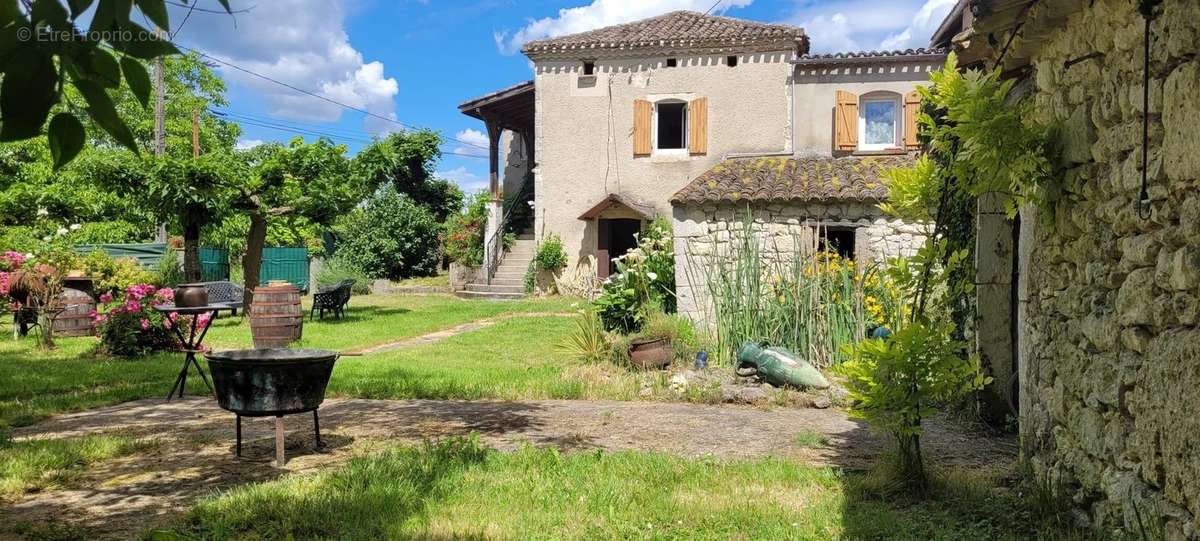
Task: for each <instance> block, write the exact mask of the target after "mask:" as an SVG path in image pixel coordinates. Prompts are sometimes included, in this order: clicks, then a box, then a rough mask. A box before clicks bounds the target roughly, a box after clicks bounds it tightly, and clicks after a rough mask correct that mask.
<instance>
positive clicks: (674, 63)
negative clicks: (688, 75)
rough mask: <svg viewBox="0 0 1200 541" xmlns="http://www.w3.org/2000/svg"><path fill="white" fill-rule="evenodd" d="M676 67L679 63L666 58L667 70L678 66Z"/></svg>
mask: <svg viewBox="0 0 1200 541" xmlns="http://www.w3.org/2000/svg"><path fill="white" fill-rule="evenodd" d="M678 65H679V61H678V60H676V59H674V58H668V59H667V67H668V68H673V67H675V66H678Z"/></svg>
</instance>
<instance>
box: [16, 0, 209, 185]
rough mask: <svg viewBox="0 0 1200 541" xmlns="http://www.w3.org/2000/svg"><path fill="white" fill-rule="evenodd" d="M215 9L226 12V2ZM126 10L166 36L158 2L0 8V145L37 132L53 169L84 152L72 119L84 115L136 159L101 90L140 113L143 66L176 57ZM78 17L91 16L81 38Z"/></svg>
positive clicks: (37, 0) (42, 0)
mask: <svg viewBox="0 0 1200 541" xmlns="http://www.w3.org/2000/svg"><path fill="white" fill-rule="evenodd" d="M218 1H219V2H220V3H221V4H222V5H223V6H224V7H225V9H226V11H229V0H218ZM93 6H95V9H92V8H93ZM134 6H136V7H137V8H138V11H140V12H141V13H142V14H143V15H145V16H146V18H148V19H149V20H150V21H152V22H153V23H154V24H155V25H156V26H158V27H160V28H161V29H163V30H164V31H165V30H168V29H169V28H170V21H169V17H168V14H167V7H166V2H165V0H70V1H68V2H65V3H64V2H62V1H60V0H29V1H28V2H21V3H19V2H16V1H15V0H7V1H4V2H0V72H2V73H3V76H4V77H3V82H0V118H3V122H2V123H0V141H6V142H9V141H21V140H25V139H31V138H34V137H37V136H40V135H41V134H42V133H43V128H44V127H45V129H46V130H47V132H46V135H47V138H46V139H47V142H48V145H49V149H50V154H51V156H52V158H53V164H54V167H55V168H59V167H62V166H63V165H66V164H67V163H69V162H70V161H71V160H73V159H74V158H75V157H76V156H77V155H78V154H79V152H80V151H81V150H83V148H84V143H85V138H86V132H85V129H84V125H83V123H82V122H81V121H80V117H79V115H78V114H77V113H86V115H87V117H88V118H90V119H91V122H92V123H94V125H95V126H98V127H99V128H100V129H101V130H103V131H104V132H105V133H106V134H107V135H108V136H109V137H111V138H112V139H113V140H115V141H116V142H118V143H119V144H120V145H122V146H124V147H125V148H127V149H129V150H130V151H132V152H134V153H137V152H139V148H138V144H137V142H136V139H135V138H134V135H133V132H132V131H131V130H130V128H129V125H128V124H127V123H126V121H125V120H124V119H123V118H122V116H121V113H120V112H118V109H117V107H116V104H115V102H114V100H113V98H112V96H111V95H110V94H109V90H112V89H116V88H119V87H120V86H121V84H122V82H124V83H125V86H126V87H127V88H129V89H130V92H131V93H132V94H133V96H134V97H135V99H136V101H137V102H139V103H140V105H141V106H142V107H143V108H145V107H147V106H148V105H149V99H150V76H149V74H148V73H147V72H146V68H145V65H144V64H143V62H144V61H147V60H151V59H154V58H157V57H161V56H167V55H173V54H177V53H178V52H179V51H178V50H177V49H176V48H175V46H174V45H171V44H170V42H168V41H166V40H165V39H161V38H160V37H159V35H158V34H155V33H154V32H151V31H150V30H149V29H147V28H145V27H142V26H141V25H139V24H138V23H136V22H134V20H133V18H132V17H131V16H130V15H131V13H132V11H133V8H134ZM85 13H87V14H89V15H90V16H91V23H90V26H89V27H88V28H87V29H86V32H85V31H82V30H83V29H80V28H79V27H77V26H76V24H77V21H78V19H79V18H80V17H81V16H82V15H84V14H85ZM60 104H61V106H62V110H60V111H58V112H56V113H55V114H54V116H53V118H51V119H50V122H49V125H48V126H47V122H46V120H47V118H50V115H51V112H52V111H53V110H54V109H55V107H56V106H60Z"/></svg>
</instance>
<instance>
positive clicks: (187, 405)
mask: <svg viewBox="0 0 1200 541" xmlns="http://www.w3.org/2000/svg"><path fill="white" fill-rule="evenodd" d="M320 411H321V433H322V439H323V440H324V442H325V444H326V448H325V449H323V450H321V451H317V450H315V449H314V443H315V442H314V440H313V433H312V417H311V416H309V415H293V416H289V417H285V418H284V421H285V423H284V424H285V428H286V429H287V432H288V435H287V439H286V447H287V453H288V458H289V462H288V464H287V467H286V468H285V469H277V468H274V467H272V465H271V458H272V457H273V449H274V448H273V445H274V440H273V427H274V420H273V419H272V418H266V419H244V420H243V436H244V439H245V443H244V448H243V457H242V458H237V457H236V456H234V417H233V415H232V414H230V413H228V412H225V411H222V410H220V409H218V408H217V406H216V404H215V403H214V402H213V401H212V400H211V399H208V398H200V397H193V398H185V399H182V400H176V401H172V402H169V403H164V402H163V401H161V400H140V401H135V402H129V403H126V404H122V405H118V406H113V407H108V408H102V409H96V410H91V411H87V412H82V413H77V414H71V415H64V416H60V417H56V418H53V419H51V420H48V421H46V422H43V423H41V424H39V425H36V426H32V427H26V428H23V429H19V430H17V431H15V433H14V434H13V436H14V437H16V438H18V439H26V438H67V437H76V436H81V435H84V434H98V433H106V434H111V433H124V434H130V435H134V436H141V437H155V438H161V439H162V440H164V441H165V443H164V444H163V445H160V446H158V447H157V448H155V449H154V450H153V451H151V452H147V453H143V454H139V455H136V456H130V457H124V458H121V459H117V460H111V461H108V462H104V463H101V464H99V465H97V466H95V467H92V468H90V469H89V470H88V471H87V472H86V473H85V474H83V476H82V478H81V479H80V481H79V482H78V483H77V484H75V485H74V486H72V487H67V488H64V489H61V490H54V491H47V492H45V493H36V494H28V495H26V496H24V497H23V498H21V499H20V500H19V501H16V502H10V503H9V504H7V505H6V506H5V508H4V509H3V511H0V518H3V520H0V522H3V523H6V524H16V523H21V522H24V523H34V524H37V523H44V522H49V521H64V522H67V523H70V524H72V525H74V526H77V527H80V528H84V529H85V530H86V531H87V532H88V535H87V537H88V538H93V539H96V538H128V537H136V536H137V535H138V534H139V533H140V532H142V531H144V530H145V529H146V528H152V527H154V526H156V525H164V524H167V523H168V522H169V521H170V520H171V519H173V518H174V517H176V516H177V515H178V513H180V512H182V511H184V510H186V509H187V508H188V507H190V505H191V504H192V503H193V502H195V501H196V500H197V499H199V498H201V497H204V496H206V495H209V494H212V493H214V492H216V491H219V490H221V489H223V488H229V487H232V486H236V485H240V484H244V483H250V482H255V481H262V480H267V479H272V478H275V477H278V476H280V475H283V474H285V473H289V472H296V471H311V470H314V469H318V468H323V467H328V466H331V465H334V464H338V463H341V462H343V461H345V460H346V459H348V458H349V457H351V456H353V455H355V454H356V453H363V452H369V451H370V450H371V449H374V448H378V447H379V446H382V445H390V444H393V443H413V442H419V441H421V440H423V439H426V438H441V437H446V436H453V435H465V434H469V433H478V434H479V435H480V437H481V439H482V440H483V441H485V442H486V443H487V444H489V445H492V446H494V447H496V448H499V449H502V450H511V449H515V448H517V447H519V446H521V445H526V444H533V445H539V446H557V447H561V448H564V449H568V450H588V449H605V450H614V451H615V450H622V449H637V450H647V451H661V452H668V453H674V454H679V455H683V456H715V457H719V458H756V457H766V456H773V457H781V458H788V459H794V460H797V461H802V462H807V463H811V464H817V465H830V466H838V467H846V468H861V467H865V466H867V465H868V464H869V463H870V462H871V461H872V460H873V459H875V458H876V457H877V456H878V455H879V454H880V453H881V452H883V451H884V450H885V449H886V441H885V440H884V439H883V438H882V437H880V436H878V435H875V434H873V433H871V432H869V431H868V430H867V429H866V426H865V425H863V424H862V423H861V422H858V421H855V420H851V419H849V418H847V417H846V414H845V413H844V412H842V411H839V410H836V409H826V410H819V409H773V410H771V409H761V408H755V407H749V406H709V405H695V404H683V403H649V402H614V401H523V402H500V401H477V402H464V401H435V400H362V399H337V400H328V401H326V402H325V404H324V405H323V406H322V407H321V410H320ZM812 432H817V433H821V434H824V435H825V436H826V437H827V438H828V442H829V443H828V445H826V446H822V447H816V448H814V447H807V446H805V445H804V444H803V443H801V442H798V438H797V435H799V434H802V433H812ZM923 441H924V442H925V451H926V454H927V456H929V457H930V458H931V459H932V460H934V461H937V462H939V463H950V464H956V465H960V466H967V467H973V468H974V467H994V466H995V465H996V464H1009V463H1011V460H1012V458H1013V457H1015V455H1016V445H1015V441H1014V440H1013V439H1012V438H1007V437H1003V438H999V437H989V436H987V435H982V434H977V433H972V432H967V431H964V430H962V429H961V428H960V427H958V426H956V425H955V424H953V423H952V422H950V421H948V420H946V419H935V420H934V421H933V422H930V423H929V424H928V426H927V428H926V434H925V437H924V439H923ZM4 529H5V528H3V527H0V538H3V537H4V534H3V533H2V532H3V530H4ZM10 534H11V532H10Z"/></svg>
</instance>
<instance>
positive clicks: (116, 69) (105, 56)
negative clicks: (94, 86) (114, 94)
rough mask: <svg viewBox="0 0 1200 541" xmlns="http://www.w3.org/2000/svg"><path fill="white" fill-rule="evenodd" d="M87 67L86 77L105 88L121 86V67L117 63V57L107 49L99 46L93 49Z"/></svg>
mask: <svg viewBox="0 0 1200 541" xmlns="http://www.w3.org/2000/svg"><path fill="white" fill-rule="evenodd" d="M89 68H90V69H89V70H88V73H87V76H88V79H91V80H93V81H96V82H98V83H100V84H101V85H103V86H104V87H105V88H116V87H118V86H121V67H120V66H119V65H117V59H116V58H114V57H113V55H112V54H110V53H109V52H108V51H105V50H104V49H100V48H96V49H93V50H92V54H91V63H90V66H89Z"/></svg>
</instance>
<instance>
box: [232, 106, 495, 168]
mask: <svg viewBox="0 0 1200 541" xmlns="http://www.w3.org/2000/svg"><path fill="white" fill-rule="evenodd" d="M209 111H210V112H211V113H212V114H214V115H217V116H219V117H222V118H227V119H229V120H231V121H236V122H237V123H239V124H246V125H249V126H255V127H259V128H266V129H270V130H276V131H281V132H286V133H290V134H293V135H310V136H313V137H324V138H326V139H330V140H332V141H338V142H350V143H360V144H370V143H373V142H375V141H376V140H377V139H376V138H375V136H373V135H371V134H368V133H365V132H351V131H348V130H330V129H313V128H306V127H302V126H296V125H291V124H289V123H286V122H280V121H276V120H272V119H267V118H261V117H258V118H256V117H253V116H251V115H245V114H241V113H235V112H232V111H218V110H215V109H209ZM300 124H305V123H303V122H301V123H300ZM310 125H314V126H315V125H316V124H310ZM440 146H443V147H444V146H447V145H445V144H443V145H440ZM442 151H443V152H445V153H447V154H453V155H455V156H459V157H463V158H473V159H477V160H483V159H487V156H479V155H475V154H464V153H461V152H458V149H449V150H448V149H446V148H442Z"/></svg>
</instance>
